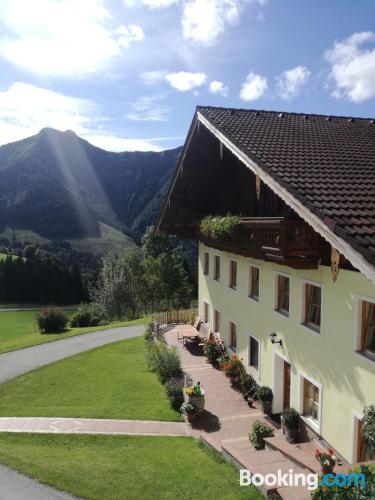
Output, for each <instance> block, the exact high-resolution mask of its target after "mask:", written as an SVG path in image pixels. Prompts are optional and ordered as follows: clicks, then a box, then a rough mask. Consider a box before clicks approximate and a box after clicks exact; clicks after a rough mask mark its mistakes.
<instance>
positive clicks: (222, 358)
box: [217, 352, 230, 370]
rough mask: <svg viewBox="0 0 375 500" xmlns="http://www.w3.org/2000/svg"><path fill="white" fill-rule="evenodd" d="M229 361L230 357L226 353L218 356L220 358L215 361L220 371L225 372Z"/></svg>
mask: <svg viewBox="0 0 375 500" xmlns="http://www.w3.org/2000/svg"><path fill="white" fill-rule="evenodd" d="M229 360H230V356H229V354H228V353H226V352H225V353H224V354H223V355H222V356H220V358H219V359H218V360H217V362H218V363H219V366H220V368H221V369H222V370H225V367H226V366H227V365H228V363H229Z"/></svg>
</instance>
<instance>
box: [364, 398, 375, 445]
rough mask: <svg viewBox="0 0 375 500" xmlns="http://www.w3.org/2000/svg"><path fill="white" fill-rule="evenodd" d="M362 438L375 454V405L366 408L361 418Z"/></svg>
mask: <svg viewBox="0 0 375 500" xmlns="http://www.w3.org/2000/svg"><path fill="white" fill-rule="evenodd" d="M362 432H363V438H364V440H365V441H366V443H367V444H368V445H369V446H370V448H371V449H372V450H373V451H374V453H375V405H369V406H366V407H365V408H364V410H363V418H362Z"/></svg>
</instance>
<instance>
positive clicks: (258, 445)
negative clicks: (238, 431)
mask: <svg viewBox="0 0 375 500" xmlns="http://www.w3.org/2000/svg"><path fill="white" fill-rule="evenodd" d="M273 436H274V432H273V429H272V427H271V426H269V425H267V424H265V423H264V422H261V421H260V420H256V421H255V422H254V423H253V427H252V430H251V433H250V434H249V439H250V441H251V444H252V445H253V446H254V448H255V449H256V450H262V449H263V448H264V438H268V437H273Z"/></svg>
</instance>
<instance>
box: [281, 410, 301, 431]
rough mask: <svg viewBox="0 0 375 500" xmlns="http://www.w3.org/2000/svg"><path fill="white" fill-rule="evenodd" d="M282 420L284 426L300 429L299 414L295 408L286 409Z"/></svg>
mask: <svg viewBox="0 0 375 500" xmlns="http://www.w3.org/2000/svg"><path fill="white" fill-rule="evenodd" d="M282 419H283V422H284V425H285V426H286V427H289V429H298V427H299V413H298V411H297V410H295V409H294V408H285V409H284V410H283V414H282Z"/></svg>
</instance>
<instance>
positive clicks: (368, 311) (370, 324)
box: [361, 301, 375, 359]
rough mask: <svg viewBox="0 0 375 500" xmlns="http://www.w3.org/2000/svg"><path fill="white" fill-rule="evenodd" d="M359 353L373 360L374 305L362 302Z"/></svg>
mask: <svg viewBox="0 0 375 500" xmlns="http://www.w3.org/2000/svg"><path fill="white" fill-rule="evenodd" d="M361 351H362V352H363V353H365V354H366V355H368V356H370V357H372V358H374V359H375V304H372V303H371V302H366V301H362V321H361Z"/></svg>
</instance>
